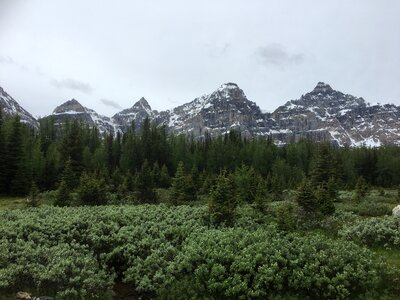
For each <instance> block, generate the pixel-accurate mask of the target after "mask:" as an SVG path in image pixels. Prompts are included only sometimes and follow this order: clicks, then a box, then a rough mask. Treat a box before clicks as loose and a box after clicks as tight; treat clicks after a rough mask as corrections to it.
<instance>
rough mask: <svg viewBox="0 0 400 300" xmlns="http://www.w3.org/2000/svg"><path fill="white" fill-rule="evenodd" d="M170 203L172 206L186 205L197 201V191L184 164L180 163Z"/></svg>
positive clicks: (173, 180)
mask: <svg viewBox="0 0 400 300" xmlns="http://www.w3.org/2000/svg"><path fill="white" fill-rule="evenodd" d="M168 199H169V202H170V203H172V204H175V205H176V204H184V203H187V202H191V201H193V200H195V199H196V189H195V186H194V184H193V181H192V178H191V176H190V174H186V171H185V166H184V164H183V162H182V161H181V162H179V164H178V168H177V169H176V173H175V177H174V178H172V185H171V188H170V190H169V197H168Z"/></svg>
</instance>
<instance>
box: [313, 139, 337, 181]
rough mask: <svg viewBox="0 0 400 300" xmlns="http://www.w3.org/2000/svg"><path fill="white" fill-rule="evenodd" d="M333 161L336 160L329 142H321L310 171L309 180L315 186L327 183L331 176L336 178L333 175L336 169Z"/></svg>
mask: <svg viewBox="0 0 400 300" xmlns="http://www.w3.org/2000/svg"><path fill="white" fill-rule="evenodd" d="M335 162H336V160H335V158H334V156H333V154H332V151H331V148H330V146H329V144H327V143H323V144H321V145H320V147H319V151H318V154H317V158H316V164H315V167H314V169H313V170H312V172H311V181H312V184H313V185H314V186H315V187H317V186H318V185H320V184H325V183H327V182H328V181H329V180H330V179H331V178H333V179H335V180H336V178H335V176H336V174H337V170H336V168H335V167H336V165H335Z"/></svg>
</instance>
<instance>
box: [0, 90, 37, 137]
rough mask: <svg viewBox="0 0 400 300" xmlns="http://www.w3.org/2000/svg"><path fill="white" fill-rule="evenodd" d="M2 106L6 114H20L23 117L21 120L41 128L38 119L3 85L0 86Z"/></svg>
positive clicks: (0, 105) (0, 102) (33, 126)
mask: <svg viewBox="0 0 400 300" xmlns="http://www.w3.org/2000/svg"><path fill="white" fill-rule="evenodd" d="M0 107H1V109H2V110H3V113H4V114H5V115H6V116H13V115H18V116H19V117H20V118H21V122H23V123H26V124H28V125H29V126H30V127H32V128H36V129H37V128H39V123H38V121H37V120H36V119H35V118H34V117H33V116H32V115H31V114H30V113H29V112H27V111H26V110H25V109H24V108H23V107H22V106H21V105H19V104H18V102H17V101H15V100H14V98H13V97H11V96H10V95H9V94H7V92H6V91H4V90H3V88H2V87H0Z"/></svg>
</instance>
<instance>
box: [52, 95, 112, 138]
mask: <svg viewBox="0 0 400 300" xmlns="http://www.w3.org/2000/svg"><path fill="white" fill-rule="evenodd" d="M52 116H53V118H54V121H55V124H56V125H58V126H60V125H62V124H63V123H64V122H65V121H66V120H67V119H68V120H71V121H74V120H78V121H81V122H84V123H86V124H88V125H89V126H91V127H94V126H96V127H97V128H98V129H99V132H100V133H101V134H103V133H106V132H111V133H115V132H116V131H117V130H118V125H117V124H115V123H114V122H113V120H112V119H110V118H109V117H106V116H102V115H99V114H98V113H97V112H95V111H94V110H92V109H89V108H86V107H84V106H82V105H81V104H80V103H79V102H78V101H77V100H75V99H72V100H69V101H67V102H65V103H63V104H62V105H60V106H58V107H56V109H54V111H53V114H52Z"/></svg>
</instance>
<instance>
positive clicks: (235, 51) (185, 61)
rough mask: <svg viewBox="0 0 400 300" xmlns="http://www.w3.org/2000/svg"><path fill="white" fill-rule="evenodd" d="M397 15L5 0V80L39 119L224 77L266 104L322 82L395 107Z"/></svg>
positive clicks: (207, 87) (286, 5) (361, 2)
mask: <svg viewBox="0 0 400 300" xmlns="http://www.w3.org/2000/svg"><path fill="white" fill-rule="evenodd" d="M399 12H400V1H396V0H381V1H376V0H327V1H317V0H314V1H312V0H304V1H292V0H276V1H266V0H252V1H245V0H241V1H239V0H218V1H212V0H204V1H184V0H170V1H163V0H149V1H139V0H137V1H135V0H133V1H128V0H126V1H123V0H120V1H112V0H110V1H103V0H86V1H79V0H58V1H53V0H29V1H25V0H0V86H2V87H3V88H4V89H5V90H6V91H7V92H8V93H9V94H10V95H12V96H13V97H14V98H15V99H16V100H17V101H18V102H19V103H20V104H21V105H22V106H23V107H24V108H26V109H27V110H28V111H30V112H32V113H33V114H34V115H35V116H38V115H40V116H43V115H47V114H50V113H51V112H52V111H53V109H54V108H55V107H56V106H58V105H60V104H61V103H63V102H65V101H67V100H69V99H71V98H75V99H77V100H79V101H80V102H81V103H82V104H83V105H84V106H86V107H89V108H92V109H95V110H96V111H98V112H99V113H101V114H105V115H107V116H111V115H113V114H114V113H116V112H117V111H119V110H120V109H121V108H128V107H131V106H132V105H133V104H134V103H135V102H136V101H137V100H139V99H140V98H141V97H145V98H146V99H147V100H148V101H149V103H150V105H151V106H152V107H153V109H157V110H164V109H167V108H171V107H174V106H176V105H179V104H182V103H185V102H188V101H191V100H193V99H194V98H195V97H198V96H201V95H203V94H205V93H210V92H212V91H213V90H215V89H216V88H218V87H219V86H220V85H221V84H223V83H224V82H236V83H237V84H238V85H239V86H240V87H241V88H242V89H243V90H244V92H245V93H246V95H247V97H248V98H249V99H250V100H252V101H255V102H257V104H258V105H259V106H260V107H261V108H262V109H265V110H269V111H271V110H273V109H275V108H276V107H277V106H279V105H282V104H283V103H285V102H286V101H288V100H291V99H297V98H299V97H300V96H301V95H302V94H304V93H306V92H308V91H310V90H312V89H313V88H314V86H315V85H316V84H317V82H318V81H324V82H327V83H329V84H330V85H331V86H332V87H333V88H335V89H338V90H341V91H343V92H345V93H350V94H353V95H355V96H362V97H364V98H365V99H366V100H367V101H370V102H381V103H388V102H389V103H395V104H398V105H400V85H399V82H400V55H399V53H400V34H399V28H400V18H399V17H398V15H399ZM99 99H102V100H99ZM107 99H108V100H107ZM109 99H112V100H109Z"/></svg>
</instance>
